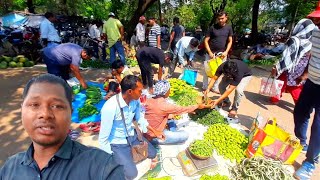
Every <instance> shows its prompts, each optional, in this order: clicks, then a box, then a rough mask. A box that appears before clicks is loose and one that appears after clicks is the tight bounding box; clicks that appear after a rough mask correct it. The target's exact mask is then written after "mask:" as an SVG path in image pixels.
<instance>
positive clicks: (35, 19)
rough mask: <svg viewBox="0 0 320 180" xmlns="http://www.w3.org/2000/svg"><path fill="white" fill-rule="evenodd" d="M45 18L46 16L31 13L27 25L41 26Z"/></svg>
mask: <svg viewBox="0 0 320 180" xmlns="http://www.w3.org/2000/svg"><path fill="white" fill-rule="evenodd" d="M44 19H45V17H44V16H41V15H31V16H28V21H27V22H26V25H27V26H29V27H33V28H39V27H40V23H41V22H42V21H43V20H44Z"/></svg>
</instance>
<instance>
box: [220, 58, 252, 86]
mask: <svg viewBox="0 0 320 180" xmlns="http://www.w3.org/2000/svg"><path fill="white" fill-rule="evenodd" d="M228 61H232V62H235V63H236V64H237V67H238V72H237V73H236V74H233V75H232V76H231V77H230V79H229V80H230V84H231V85H234V86H238V84H239V83H240V82H241V80H242V78H244V77H247V76H251V75H252V73H251V70H250V69H249V67H248V65H247V64H246V63H244V62H242V61H240V60H232V59H231V60H228ZM228 61H226V62H224V63H222V64H221V65H220V66H219V67H218V69H217V71H216V74H215V75H216V76H218V77H219V76H221V74H224V75H225V72H224V70H223V66H224V65H225V64H226V63H227V62H228Z"/></svg>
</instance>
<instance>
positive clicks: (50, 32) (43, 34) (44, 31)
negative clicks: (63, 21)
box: [40, 12, 61, 47]
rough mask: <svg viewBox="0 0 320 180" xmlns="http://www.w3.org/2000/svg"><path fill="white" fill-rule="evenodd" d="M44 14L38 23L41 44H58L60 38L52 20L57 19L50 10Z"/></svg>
mask: <svg viewBox="0 0 320 180" xmlns="http://www.w3.org/2000/svg"><path fill="white" fill-rule="evenodd" d="M44 16H45V17H46V18H45V19H44V20H43V21H42V22H41V23H40V38H41V40H42V43H43V45H44V46H45V47H46V46H52V45H55V44H60V43H61V39H60V37H59V35H58V31H57V30H56V28H54V26H53V22H55V21H56V20H57V19H56V18H55V16H54V15H53V14H52V13H50V12H46V13H45V14H44Z"/></svg>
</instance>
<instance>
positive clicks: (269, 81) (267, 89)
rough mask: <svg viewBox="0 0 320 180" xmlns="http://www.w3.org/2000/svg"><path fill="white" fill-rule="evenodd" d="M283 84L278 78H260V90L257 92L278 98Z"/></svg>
mask: <svg viewBox="0 0 320 180" xmlns="http://www.w3.org/2000/svg"><path fill="white" fill-rule="evenodd" d="M283 85H284V82H283V81H281V80H278V79H274V78H271V77H268V78H265V77H264V78H262V79H261V85H260V91H259V94H262V95H266V96H270V97H277V98H278V99H280V96H281V89H282V86H283Z"/></svg>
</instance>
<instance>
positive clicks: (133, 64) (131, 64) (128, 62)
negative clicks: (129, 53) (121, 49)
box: [126, 58, 138, 67]
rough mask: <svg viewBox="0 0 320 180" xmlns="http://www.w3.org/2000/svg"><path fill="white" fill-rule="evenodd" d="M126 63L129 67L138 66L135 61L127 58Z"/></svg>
mask: <svg viewBox="0 0 320 180" xmlns="http://www.w3.org/2000/svg"><path fill="white" fill-rule="evenodd" d="M126 61H127V65H128V66H129V67H135V66H137V65H138V61H137V60H136V59H132V58H127V59H126Z"/></svg>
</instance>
